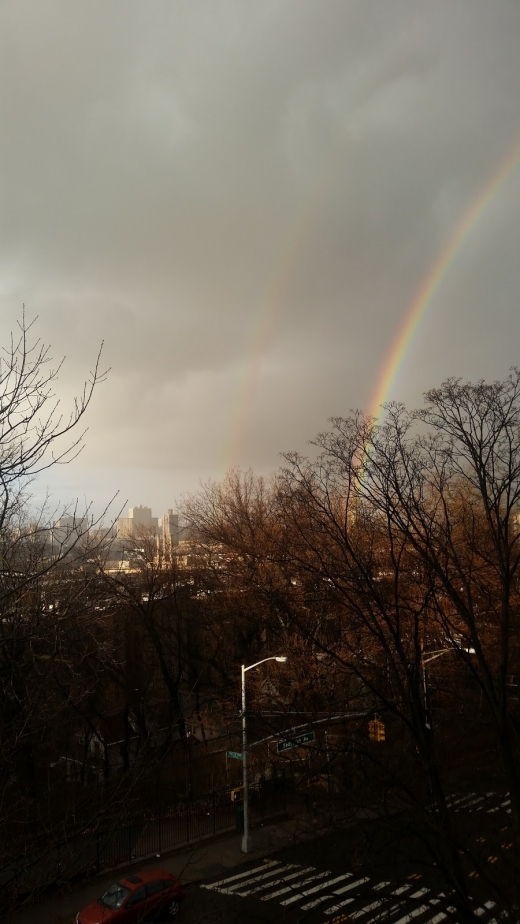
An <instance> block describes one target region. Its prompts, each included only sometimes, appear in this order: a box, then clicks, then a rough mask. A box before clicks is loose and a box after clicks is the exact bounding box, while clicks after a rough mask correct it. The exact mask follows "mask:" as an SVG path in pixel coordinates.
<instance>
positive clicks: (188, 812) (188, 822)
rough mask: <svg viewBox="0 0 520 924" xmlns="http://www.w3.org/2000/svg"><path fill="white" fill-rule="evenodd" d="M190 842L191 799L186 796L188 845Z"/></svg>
mask: <svg viewBox="0 0 520 924" xmlns="http://www.w3.org/2000/svg"><path fill="white" fill-rule="evenodd" d="M189 842H190V798H189V796H186V843H187V844H189Z"/></svg>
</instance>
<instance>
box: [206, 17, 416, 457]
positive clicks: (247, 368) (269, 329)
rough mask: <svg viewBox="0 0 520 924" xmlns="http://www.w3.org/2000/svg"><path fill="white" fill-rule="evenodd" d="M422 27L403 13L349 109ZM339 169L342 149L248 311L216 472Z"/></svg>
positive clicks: (237, 440) (391, 72) (231, 445)
mask: <svg viewBox="0 0 520 924" xmlns="http://www.w3.org/2000/svg"><path fill="white" fill-rule="evenodd" d="M421 28H422V19H421V16H420V15H419V14H417V15H415V16H414V17H410V16H408V15H407V16H406V17H404V18H403V21H402V23H401V24H400V25H399V27H398V28H397V29H396V31H395V32H394V33H393V34H392V35H388V36H387V37H386V39H385V44H384V47H383V48H382V49H381V50H380V53H379V55H378V57H377V59H376V60H375V64H374V67H373V68H372V69H370V68H368V70H367V71H366V73H361V74H360V75H359V79H358V83H357V84H356V85H355V86H354V88H353V91H352V98H351V107H352V108H353V109H355V106H356V105H360V104H363V103H364V102H365V101H367V100H370V99H371V97H372V96H373V95H374V94H376V93H377V92H378V90H379V89H381V87H384V86H385V85H386V84H387V83H388V82H390V81H391V80H392V79H395V77H396V76H399V75H400V74H401V71H402V62H403V60H404V59H405V58H406V54H407V52H408V49H409V48H413V46H414V40H415V36H416V33H417V31H418V29H421ZM338 170H341V171H343V170H344V156H343V150H339V151H331V153H330V157H329V159H328V161H327V164H325V165H324V167H323V171H322V174H321V176H320V177H319V178H318V180H317V182H316V184H315V186H314V189H313V190H312V191H311V193H310V195H309V197H308V198H307V199H306V201H305V202H304V203H303V205H302V206H301V207H300V208H299V209H298V210H297V211H296V214H295V215H294V218H293V220H292V221H291V222H290V224H289V228H288V233H287V234H286V236H285V239H284V241H285V242H284V246H283V248H282V250H281V252H280V255H279V257H278V259H277V260H276V263H275V265H274V267H273V270H272V272H271V273H270V275H269V278H268V280H267V285H266V290H265V294H263V296H262V298H261V299H260V301H259V303H258V307H257V310H256V311H255V312H254V314H253V322H252V324H251V329H250V334H249V337H248V342H247V344H246V348H245V360H244V362H243V363H242V364H241V366H240V369H239V370H238V376H237V379H238V386H237V389H236V392H235V395H234V400H233V401H232V402H231V406H230V410H229V430H228V432H226V434H225V435H224V440H223V443H222V450H221V472H222V473H223V472H225V471H226V470H227V469H228V468H230V467H231V466H232V465H234V464H236V462H237V460H238V459H239V458H240V456H241V455H242V453H241V448H242V445H243V443H244V442H245V435H246V429H247V422H248V419H249V417H250V413H251V405H252V401H253V399H254V394H255V390H256V387H257V384H258V382H259V378H260V373H261V370H262V365H263V363H264V358H265V356H266V355H267V350H268V347H269V345H270V343H271V341H272V333H273V329H274V324H275V320H276V317H277V314H278V312H279V309H280V306H281V305H282V304H283V298H284V295H285V294H286V292H287V289H288V287H289V285H290V283H291V281H292V279H293V278H294V276H295V275H296V269H297V266H298V263H299V261H300V259H301V255H302V252H303V251H304V249H305V244H306V243H307V241H308V239H309V233H310V230H311V228H312V225H313V223H314V221H315V219H316V216H317V215H318V213H319V208H320V205H321V202H322V200H323V192H324V189H327V188H329V187H330V183H331V176H332V175H334V174H336V173H337V171H338Z"/></svg>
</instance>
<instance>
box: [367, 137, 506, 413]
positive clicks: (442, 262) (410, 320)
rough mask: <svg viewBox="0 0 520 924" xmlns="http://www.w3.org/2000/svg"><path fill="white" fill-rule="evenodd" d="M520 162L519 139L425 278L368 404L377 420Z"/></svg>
mask: <svg viewBox="0 0 520 924" xmlns="http://www.w3.org/2000/svg"><path fill="white" fill-rule="evenodd" d="M519 163H520V140H519V141H517V142H516V144H515V146H514V147H513V149H512V151H511V152H510V153H509V154H508V155H507V156H506V157H505V158H503V159H502V160H501V161H500V162H499V164H498V165H497V167H496V168H495V170H494V171H493V173H492V175H491V177H490V178H489V180H488V182H487V183H486V185H485V187H484V188H483V189H482V190H481V191H480V193H479V194H478V195H477V197H476V198H475V199H474V200H473V202H472V203H471V205H470V207H469V208H468V210H467V211H466V212H465V213H464V215H463V216H462V218H461V220H460V221H459V223H458V225H457V226H456V228H455V230H454V231H453V234H452V235H451V237H450V238H449V239H448V241H447V243H446V244H445V246H444V248H443V249H442V250H441V252H440V253H439V255H438V257H437V259H436V261H435V263H434V264H433V266H432V267H431V268H430V270H429V271H428V273H427V275H426V277H425V278H424V279H423V281H422V283H421V285H420V287H419V289H418V290H417V292H416V293H415V296H414V298H413V300H412V302H411V304H410V306H409V308H408V309H407V311H406V313H405V316H404V319H403V321H402V323H401V325H400V328H399V330H398V332H397V335H396V336H395V338H394V341H393V343H392V346H391V349H390V351H389V353H388V355H387V357H386V360H385V363H384V366H383V369H382V372H381V373H380V376H379V381H378V383H377V386H376V388H375V390H374V393H373V395H372V398H371V401H370V404H369V410H368V414H369V416H370V417H375V418H376V420H377V419H379V417H380V416H381V413H382V405H384V404H385V402H386V401H388V400H389V395H390V392H391V389H392V386H393V384H394V381H395V378H396V376H397V373H398V372H399V370H400V368H401V366H402V364H403V361H404V358H405V356H406V353H407V351H408V349H409V347H410V344H411V342H412V339H413V336H414V334H415V332H416V330H417V328H418V326H419V324H420V322H421V319H422V318H423V316H424V314H425V312H426V309H427V308H428V305H429V304H430V302H431V300H432V298H433V296H434V295H435V293H436V291H437V289H438V288H439V286H440V284H441V283H442V281H443V279H444V278H445V276H446V273H447V272H448V270H449V269H450V266H451V265H452V263H453V262H454V260H455V258H456V256H457V254H458V252H459V250H460V249H461V247H462V246H463V245H464V243H465V241H466V239H467V238H468V236H469V234H470V233H471V231H472V230H473V228H474V227H475V225H476V224H477V223H478V221H479V219H480V218H481V217H482V215H483V214H484V212H485V211H486V209H487V207H488V205H489V204H490V203H491V202H492V200H493V199H494V197H495V196H496V194H497V193H498V192H499V190H500V188H501V187H502V186H503V185H504V183H506V182H507V180H508V179H509V178H510V177H511V176H512V174H513V173H514V171H515V170H516V168H517V167H518V165H519Z"/></svg>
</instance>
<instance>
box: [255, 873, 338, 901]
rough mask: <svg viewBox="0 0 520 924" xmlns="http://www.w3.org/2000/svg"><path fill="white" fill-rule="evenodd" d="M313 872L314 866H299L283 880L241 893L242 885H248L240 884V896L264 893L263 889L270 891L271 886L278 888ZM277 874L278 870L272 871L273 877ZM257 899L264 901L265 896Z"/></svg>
mask: <svg viewBox="0 0 520 924" xmlns="http://www.w3.org/2000/svg"><path fill="white" fill-rule="evenodd" d="M313 870H314V866H304V867H302V866H300V867H299V869H297V871H296V872H295V873H289V875H288V876H284V877H283V878H280V879H271V880H270V881H269V882H263V883H261V884H260V885H253V888H252V889H247V890H245V891H242V889H243V887H244V885H248V884H249V883H242V885H241V886H240V895H253V894H254V893H255V892H264V891H265V889H272V888H273V886H279V885H281V884H282V883H285V882H289V881H290V880H291V879H298V877H299V878H300V879H301V877H302V876H304V875H305V874H306V873H312V872H313ZM277 873H278V870H274V875H275V876H276V875H277ZM324 875H325V876H328V873H325V874H324ZM256 882H258V880H256ZM269 894H270V893H269ZM275 894H276V893H275ZM259 898H264V899H265V896H263V895H262V896H259Z"/></svg>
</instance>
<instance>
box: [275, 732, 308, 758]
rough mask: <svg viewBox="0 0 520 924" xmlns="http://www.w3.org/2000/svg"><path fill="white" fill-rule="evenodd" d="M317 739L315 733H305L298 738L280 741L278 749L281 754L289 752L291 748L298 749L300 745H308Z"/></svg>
mask: <svg viewBox="0 0 520 924" xmlns="http://www.w3.org/2000/svg"><path fill="white" fill-rule="evenodd" d="M315 738H316V735H315V734H314V732H312V731H311V732H305V734H304V735H297V736H296V738H286V739H285V740H284V741H279V742H278V744H277V745H276V749H277V751H278V753H279V754H280V753H281V752H282V751H288V750H289V748H297V747H299V746H300V744H308V743H309V741H314V740H315Z"/></svg>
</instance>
